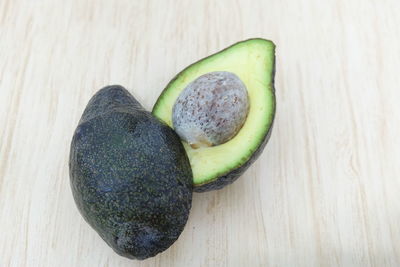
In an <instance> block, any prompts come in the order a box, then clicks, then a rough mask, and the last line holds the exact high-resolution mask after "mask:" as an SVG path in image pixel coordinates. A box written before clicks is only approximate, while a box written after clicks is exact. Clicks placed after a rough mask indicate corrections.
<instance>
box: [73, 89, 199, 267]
mask: <svg viewBox="0 0 400 267" xmlns="http://www.w3.org/2000/svg"><path fill="white" fill-rule="evenodd" d="M69 167H70V184H71V188H72V193H73V196H74V199H75V202H76V204H77V206H78V209H79V211H80V213H81V214H82V216H83V217H84V219H85V220H86V221H87V222H88V223H89V224H90V225H91V226H92V227H93V228H94V229H95V230H96V231H97V233H98V234H99V235H100V236H101V237H102V238H103V239H104V241H105V242H106V243H107V244H108V245H109V246H111V247H112V248H113V249H114V251H115V252H116V253H118V254H120V255H122V256H125V257H128V258H132V259H140V260H142V259H146V258H148V257H152V256H154V255H156V254H157V253H160V252H162V251H164V250H165V249H167V248H168V247H169V246H171V245H172V243H174V242H175V240H176V239H177V238H178V236H179V235H180V233H181V232H182V230H183V228H184V226H185V224H186V221H187V219H188V215H189V210H190V208H191V201H192V187H193V177H192V171H191V167H190V162H189V160H188V157H187V155H186V153H185V149H184V147H183V146H182V143H181V141H180V139H179V136H178V135H177V134H176V133H175V132H174V131H173V130H172V129H171V128H170V127H168V126H167V125H166V124H164V123H162V122H161V121H160V120H159V119H157V118H155V117H154V116H153V115H151V113H150V112H147V111H145V110H144V109H143V107H142V106H141V105H140V104H139V103H138V101H136V100H135V99H134V98H133V96H132V95H131V94H130V93H129V92H128V91H127V90H126V89H124V88H123V87H121V86H118V85H114V86H108V87H105V88H103V89H101V90H100V91H98V92H97V93H96V94H95V95H94V96H93V97H92V98H91V100H90V102H89V103H88V105H87V107H86V109H85V111H84V113H83V115H82V118H81V119H80V121H79V124H78V127H77V128H76V130H75V133H74V136H73V139H72V143H71V150H70V162H69Z"/></svg>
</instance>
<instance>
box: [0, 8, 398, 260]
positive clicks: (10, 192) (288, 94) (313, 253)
mask: <svg viewBox="0 0 400 267" xmlns="http://www.w3.org/2000/svg"><path fill="white" fill-rule="evenodd" d="M399 10H400V2H399V1H397V0H393V1H390V0H387V1H386V0H382V1H366V0H327V1H320V0H303V1H288V0H265V1H261V0H260V1H250V0H247V1H246V0H243V1H229V0H218V1H189V0H179V1H177V0H174V1H172V0H171V1H161V0H159V1H156V0H154V1H135V0H98V1H94V0H70V1H61V0H36V1H34V0H26V1H24V0H1V1H0V75H1V76H0V125H1V128H0V157H1V158H0V159H1V160H0V266H142V267H145V266H148V267H150V266H151V267H153V266H162V267H164V266H171V267H172V266H174V267H175V266H185V267H186V266H229V267H231V266H240V267H242V266H245V267H252V266H307V267H309V266H363V267H364V266H377V267H382V266H400V196H399V192H400V138H399V134H400V105H399V101H400V73H399V67H400V53H399V49H400V16H399V15H398V11H399ZM251 37H263V38H267V39H271V40H273V41H274V42H275V43H276V45H277V71H276V93H277V103H278V109H277V116H276V121H275V128H274V131H273V134H272V137H271V140H270V142H269V144H268V146H267V148H266V149H265V151H264V153H263V154H262V156H261V157H260V158H259V160H258V161H257V162H256V163H255V164H254V165H253V166H252V167H251V168H250V169H249V171H247V173H246V174H245V175H244V176H243V177H241V179H239V180H238V181H237V182H236V183H234V184H233V185H231V186H229V187H226V188H225V189H223V190H220V191H215V192H210V193H204V194H195V195H194V199H193V208H192V212H191V215H190V219H189V221H188V224H187V226H186V228H185V230H184V232H183V233H182V235H181V237H180V238H179V240H178V241H177V242H176V243H175V244H174V245H173V246H172V247H171V248H170V249H168V250H167V251H165V252H164V253H162V254H160V255H158V256H156V257H154V258H152V259H149V260H146V261H142V262H140V261H131V260H128V259H125V258H122V257H120V256H118V255H117V254H115V253H114V252H113V251H112V250H111V249H110V248H109V247H108V246H107V245H106V244H105V243H104V242H103V241H102V240H101V239H100V237H99V236H98V235H97V233H96V232H95V231H94V230H92V229H91V228H90V227H89V225H88V224H86V223H85V222H84V220H83V219H82V217H81V216H80V214H79V213H78V210H77V208H76V206H75V204H74V201H73V198H72V194H71V190H70V187H69V176H68V153H69V145H70V141H71V137H72V133H73V131H74V129H75V127H76V125H77V122H78V120H79V118H80V116H81V113H82V111H83V109H84V107H85V105H86V104H87V102H88V100H89V98H90V97H91V96H92V95H93V94H94V93H95V92H96V91H97V90H98V89H100V88H101V87H103V86H105V85H109V84H121V85H124V86H126V87H127V88H128V89H129V90H130V92H131V93H133V94H134V95H135V97H137V98H138V99H139V100H140V101H141V102H142V103H143V105H144V106H145V107H146V108H148V109H151V107H152V105H153V104H154V102H155V100H156V99H157V97H158V95H159V93H160V92H161V90H162V89H163V88H164V86H165V85H166V84H167V82H168V81H169V80H170V79H171V78H172V77H173V76H174V75H175V74H176V73H177V72H178V71H180V70H181V69H183V68H184V67H185V66H187V65H188V64H190V63H192V62H194V61H196V60H198V59H200V58H202V57H204V56H207V55H209V54H211V53H214V52H217V51H219V50H220V49H222V48H224V47H226V46H229V45H231V44H233V43H235V42H237V41H240V40H243V39H247V38H251Z"/></svg>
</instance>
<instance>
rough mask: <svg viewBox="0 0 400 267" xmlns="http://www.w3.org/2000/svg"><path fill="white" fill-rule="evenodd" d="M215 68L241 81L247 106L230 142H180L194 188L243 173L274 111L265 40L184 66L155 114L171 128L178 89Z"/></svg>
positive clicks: (270, 56)
mask: <svg viewBox="0 0 400 267" xmlns="http://www.w3.org/2000/svg"><path fill="white" fill-rule="evenodd" d="M214 71H228V72H232V73H234V74H236V75H237V76H238V77H239V78H240V79H241V80H242V82H243V83H244V84H245V86H246V88H247V91H248V97H249V101H250V108H249V112H248V115H247V118H246V121H245V123H244V125H243V126H242V128H241V129H240V130H239V132H238V133H237V134H236V135H235V136H234V137H233V138H232V139H230V140H229V141H228V142H226V143H223V144H220V145H217V146H212V147H202V148H197V149H194V148H192V147H191V146H190V145H188V144H187V143H186V142H183V144H184V147H185V149H186V152H187V155H188V157H189V160H190V164H191V167H192V171H193V179H194V180H193V184H194V191H196V192H204V191H209V190H214V189H220V188H222V187H224V186H225V185H227V184H230V183H232V182H233V181H235V180H236V179H237V178H238V177H239V176H240V175H242V174H243V172H244V171H245V170H246V169H247V168H248V167H249V166H250V165H251V164H252V163H253V162H254V161H255V160H256V159H257V158H258V156H259V155H260V154H261V152H262V150H263V149H264V147H265V145H266V143H267V141H268V139H269V137H270V134H271V129H272V124H273V120H274V115H275V107H276V101H275V89H274V74H275V45H274V43H273V42H271V41H268V40H264V39H249V40H245V41H242V42H239V43H236V44H234V45H232V46H230V47H228V48H226V49H224V50H222V51H220V52H218V53H216V54H213V55H211V56H209V57H206V58H204V59H202V60H200V61H198V62H196V63H194V64H192V65H190V66H188V67H187V68H186V69H184V70H183V71H181V72H180V73H179V74H178V75H177V76H176V77H175V78H174V79H173V80H172V81H171V82H170V83H169V84H168V85H167V87H166V88H165V89H164V91H163V92H162V93H161V95H160V97H159V98H158V100H157V102H156V104H155V105H154V107H153V111H152V112H153V115H155V116H156V117H158V118H159V119H161V120H163V121H164V122H165V123H167V124H168V125H169V126H170V127H173V124H172V108H173V106H174V104H175V101H176V99H177V98H178V97H179V95H180V93H181V92H182V90H184V89H185V87H186V86H187V85H188V84H189V83H190V82H192V81H193V80H195V79H197V78H198V77H199V76H201V75H204V74H206V73H209V72H214Z"/></svg>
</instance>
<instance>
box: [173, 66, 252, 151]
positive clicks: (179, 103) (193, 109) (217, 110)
mask: <svg viewBox="0 0 400 267" xmlns="http://www.w3.org/2000/svg"><path fill="white" fill-rule="evenodd" d="M248 111H249V99H248V95H247V89H246V86H245V85H244V83H243V82H242V81H241V80H240V78H239V77H238V76H237V75H235V74H234V73H232V72H227V71H216V72H209V73H206V74H204V75H202V76H200V77H198V78H197V79H195V80H194V81H192V82H191V83H189V84H188V86H187V87H186V88H185V89H184V90H183V91H182V93H181V94H180V95H179V97H178V98H177V100H176V101H175V104H174V106H173V110H172V123H173V126H174V129H175V131H176V132H177V133H178V135H179V136H180V138H181V139H182V140H184V141H186V142H187V143H188V144H190V146H191V147H192V148H200V147H210V146H216V145H220V144H223V143H225V142H227V141H229V140H230V139H231V138H233V137H234V136H235V135H236V134H237V133H238V132H239V130H240V128H241V127H242V126H243V124H244V122H245V121H246V117H247V113H248Z"/></svg>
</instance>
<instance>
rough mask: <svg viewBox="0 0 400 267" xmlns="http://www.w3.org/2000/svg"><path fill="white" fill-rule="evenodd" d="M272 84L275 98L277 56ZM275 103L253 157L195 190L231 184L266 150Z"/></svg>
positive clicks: (199, 191)
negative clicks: (270, 118)
mask: <svg viewBox="0 0 400 267" xmlns="http://www.w3.org/2000/svg"><path fill="white" fill-rule="evenodd" d="M271 84H272V92H273V94H274V98H275V58H274V68H273V71H272V81H271ZM274 104H275V105H274V111H273V118H272V122H271V126H270V128H269V130H268V132H267V133H266V134H265V136H264V138H263V141H262V142H261V144H260V145H259V146H258V148H257V149H256V151H255V152H254V153H253V154H252V155H251V157H250V158H249V159H248V160H247V161H246V162H245V163H244V164H243V165H241V166H239V167H238V168H236V169H234V170H232V171H230V172H229V173H227V174H225V175H222V176H220V177H218V178H216V179H214V180H213V181H211V182H207V183H205V184H202V185H195V186H194V187H193V191H195V192H198V193H201V192H207V191H212V190H218V189H221V188H223V187H225V186H227V185H228V184H231V183H233V182H234V181H236V180H237V179H238V178H239V177H240V176H241V175H242V174H243V173H244V172H245V171H246V170H247V169H248V168H249V167H250V166H251V164H253V163H254V162H255V161H256V160H257V159H258V157H259V156H260V155H261V153H262V152H263V151H264V148H265V146H266V145H267V143H268V141H269V138H270V137H271V132H272V128H273V125H274V118H275V111H276V102H274Z"/></svg>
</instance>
